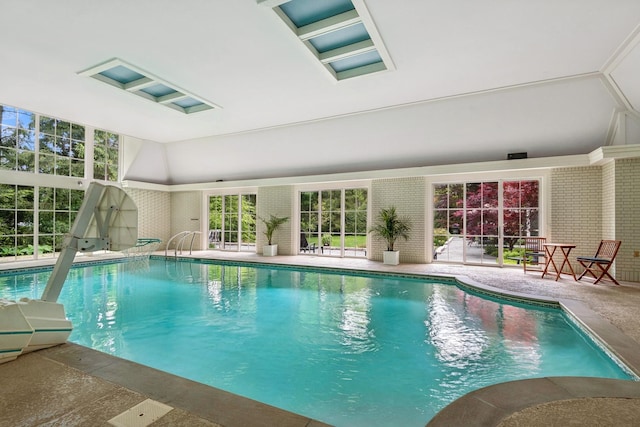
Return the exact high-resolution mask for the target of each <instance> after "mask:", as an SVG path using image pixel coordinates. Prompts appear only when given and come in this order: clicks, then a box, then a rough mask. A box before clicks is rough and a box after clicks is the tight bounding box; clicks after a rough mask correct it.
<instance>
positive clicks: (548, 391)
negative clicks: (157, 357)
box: [0, 251, 640, 427]
mask: <svg viewBox="0 0 640 427" xmlns="http://www.w3.org/2000/svg"><path fill="white" fill-rule="evenodd" d="M158 254H159V255H160V253H158ZM161 255H164V253H162V254H161ZM182 256H185V255H182ZM190 257H193V258H208V259H223V260H229V261H245V262H259V263H273V264H286V265H300V266H309V267H332V268H343V269H353V270H364V271H375V272H400V273H411V274H426V275H447V276H457V277H459V276H464V277H466V278H468V279H464V280H465V281H469V282H472V283H473V284H474V285H478V286H481V287H484V288H487V289H500V290H502V291H507V292H510V293H513V294H515V295H520V294H524V295H530V296H533V297H536V298H541V299H551V300H559V301H561V302H562V303H563V305H564V306H565V308H567V309H568V310H570V311H575V313H574V314H575V315H576V317H578V318H580V319H581V321H582V322H586V324H587V327H588V328H590V329H592V330H593V328H595V331H594V332H595V333H596V334H597V335H599V336H600V337H601V339H602V340H603V341H605V342H607V343H609V344H610V345H611V347H612V348H614V351H615V352H620V353H622V355H621V358H622V359H623V360H625V362H626V363H628V364H629V365H630V366H634V367H635V369H634V370H635V371H636V372H638V370H640V316H638V315H637V313H638V311H637V310H638V307H640V284H639V283H626V282H621V284H622V286H615V285H613V284H609V283H604V284H598V285H593V284H592V283H590V282H589V281H583V282H575V281H573V279H569V278H565V277H562V278H561V279H560V280H559V281H557V282H556V281H554V280H551V279H541V278H540V273H533V272H531V273H528V274H526V275H525V274H524V273H523V271H522V269H521V268H494V267H475V266H462V265H453V264H438V263H435V264H401V265H399V266H387V265H383V264H382V263H379V262H374V261H368V260H366V259H354V258H329V257H322V256H317V255H300V256H278V257H273V258H271V257H262V256H259V255H256V254H252V253H237V252H236V253H229V252H219V251H202V252H193V254H192V255H190ZM99 258H100V257H99V256H92V257H87V258H85V259H88V260H92V259H99ZM46 263H47V262H46V261H42V262H38V263H34V262H29V263H14V264H13V265H10V266H9V265H0V269H6V268H9V267H13V268H15V267H27V266H34V265H42V264H46ZM49 263H51V261H49ZM0 386H1V390H2V391H0V397H1V398H0V413H2V414H3V416H2V417H1V418H0V426H36V425H91V426H94V425H109V424H108V423H107V421H108V420H109V419H111V418H112V417H114V416H116V415H118V414H120V413H122V412H124V411H126V410H127V409H129V408H131V407H133V406H135V405H137V404H139V403H141V402H144V401H145V400H146V399H152V400H154V401H158V402H161V403H164V404H166V405H169V406H171V407H173V408H175V409H174V410H172V411H171V412H169V413H168V414H167V415H164V416H163V417H161V418H159V419H158V420H157V421H155V422H153V423H152V425H154V426H164V425H167V426H168V425H172V426H173V425H175V426H181V425H184V426H199V425H202V426H216V425H220V426H254V425H255V426H309V427H315V426H322V425H324V424H322V423H320V422H318V421H314V420H311V419H308V418H306V417H303V416H300V415H296V414H291V413H289V412H286V411H281V410H279V409H276V408H272V407H269V406H268V405H263V404H261V403H258V402H255V401H251V400H249V399H244V398H240V397H238V396H234V395H231V394H229V393H226V392H222V391H220V390H216V389H214V388H211V387H206V386H203V385H201V384H198V383H193V382H191V381H188V380H185V379H183V378H179V377H175V376H172V375H168V374H166V373H163V372H159V371H156V370H153V369H151V368H147V367H143V366H140V365H137V364H135V363H131V362H127V361H123V360H122V359H118V358H114V357H111V356H108V355H105V354H102V353H99V352H96V351H93V350H91V349H87V348H84V347H81V346H77V345H74V344H64V345H62V346H58V347H53V348H50V349H45V350H41V351H38V352H34V353H30V354H26V355H23V356H20V357H19V358H18V359H17V360H15V361H13V362H8V363H4V364H0ZM639 408H640V383H639V382H632V381H616V380H607V379H582V378H563V377H554V378H541V379H535V380H524V381H518V382H513V383H506V384H502V385H496V386H491V387H487V388H485V389H481V390H476V391H474V392H472V393H469V394H468V395H466V396H464V397H463V398H461V399H458V400H457V401H455V402H453V403H452V404H451V405H449V406H448V407H447V408H445V409H444V410H443V411H441V412H440V413H439V414H438V415H437V416H436V417H435V418H434V419H433V420H432V421H431V423H430V424H429V425H430V426H457V425H468V426H501V427H512V426H524V425H526V426H550V425H571V424H575V425H581V426H585V425H598V426H614V425H615V426H619V425H640V410H639Z"/></svg>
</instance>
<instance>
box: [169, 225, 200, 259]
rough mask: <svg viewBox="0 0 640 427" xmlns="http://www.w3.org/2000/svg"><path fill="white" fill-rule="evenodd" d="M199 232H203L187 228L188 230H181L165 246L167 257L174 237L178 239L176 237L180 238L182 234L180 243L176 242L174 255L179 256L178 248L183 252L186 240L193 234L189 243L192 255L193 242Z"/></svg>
mask: <svg viewBox="0 0 640 427" xmlns="http://www.w3.org/2000/svg"><path fill="white" fill-rule="evenodd" d="M197 234H202V232H200V231H190V230H186V231H181V232H179V233H178V234H175V235H174V236H172V237H171V238H170V239H169V241H168V242H167V246H165V248H164V256H165V257H166V256H167V253H168V250H169V246H170V245H171V242H172V241H173V239H176V238H178V237H180V236H182V238H181V239H180V240H179V241H178V243H176V247H175V251H174V254H173V256H174V257H177V256H178V248H179V249H180V254H182V249H183V247H184V241H185V240H186V239H187V237H189V236H191V243H190V244H189V255H191V253H192V251H193V242H194V240H195V238H196V235H197Z"/></svg>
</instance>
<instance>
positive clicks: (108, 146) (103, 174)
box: [93, 130, 120, 181]
mask: <svg viewBox="0 0 640 427" xmlns="http://www.w3.org/2000/svg"><path fill="white" fill-rule="evenodd" d="M119 146H120V136H119V135H117V134H115V133H111V132H107V131H104V130H96V131H95V132H94V137H93V178H94V179H101V180H104V181H118V147H119Z"/></svg>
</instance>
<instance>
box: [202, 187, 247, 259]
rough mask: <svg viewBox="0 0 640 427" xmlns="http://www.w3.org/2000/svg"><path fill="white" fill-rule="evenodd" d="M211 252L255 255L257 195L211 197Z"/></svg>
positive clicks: (209, 237) (209, 234) (209, 236)
mask: <svg viewBox="0 0 640 427" xmlns="http://www.w3.org/2000/svg"><path fill="white" fill-rule="evenodd" d="M208 242H209V248H210V249H224V250H232V251H238V250H241V251H255V247H256V195H255V194H241V195H237V194H232V195H225V196H210V197H209V232H208Z"/></svg>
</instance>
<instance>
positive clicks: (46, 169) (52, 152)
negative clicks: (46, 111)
mask: <svg viewBox="0 0 640 427" xmlns="http://www.w3.org/2000/svg"><path fill="white" fill-rule="evenodd" d="M84 138H85V132H84V126H82V125H79V124H76V123H71V122H67V121H64V120H59V119H54V118H50V117H45V116H40V133H39V136H38V139H39V155H38V170H39V172H40V173H46V174H52V175H64V176H73V177H79V178H84V150H85V140H84Z"/></svg>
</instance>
